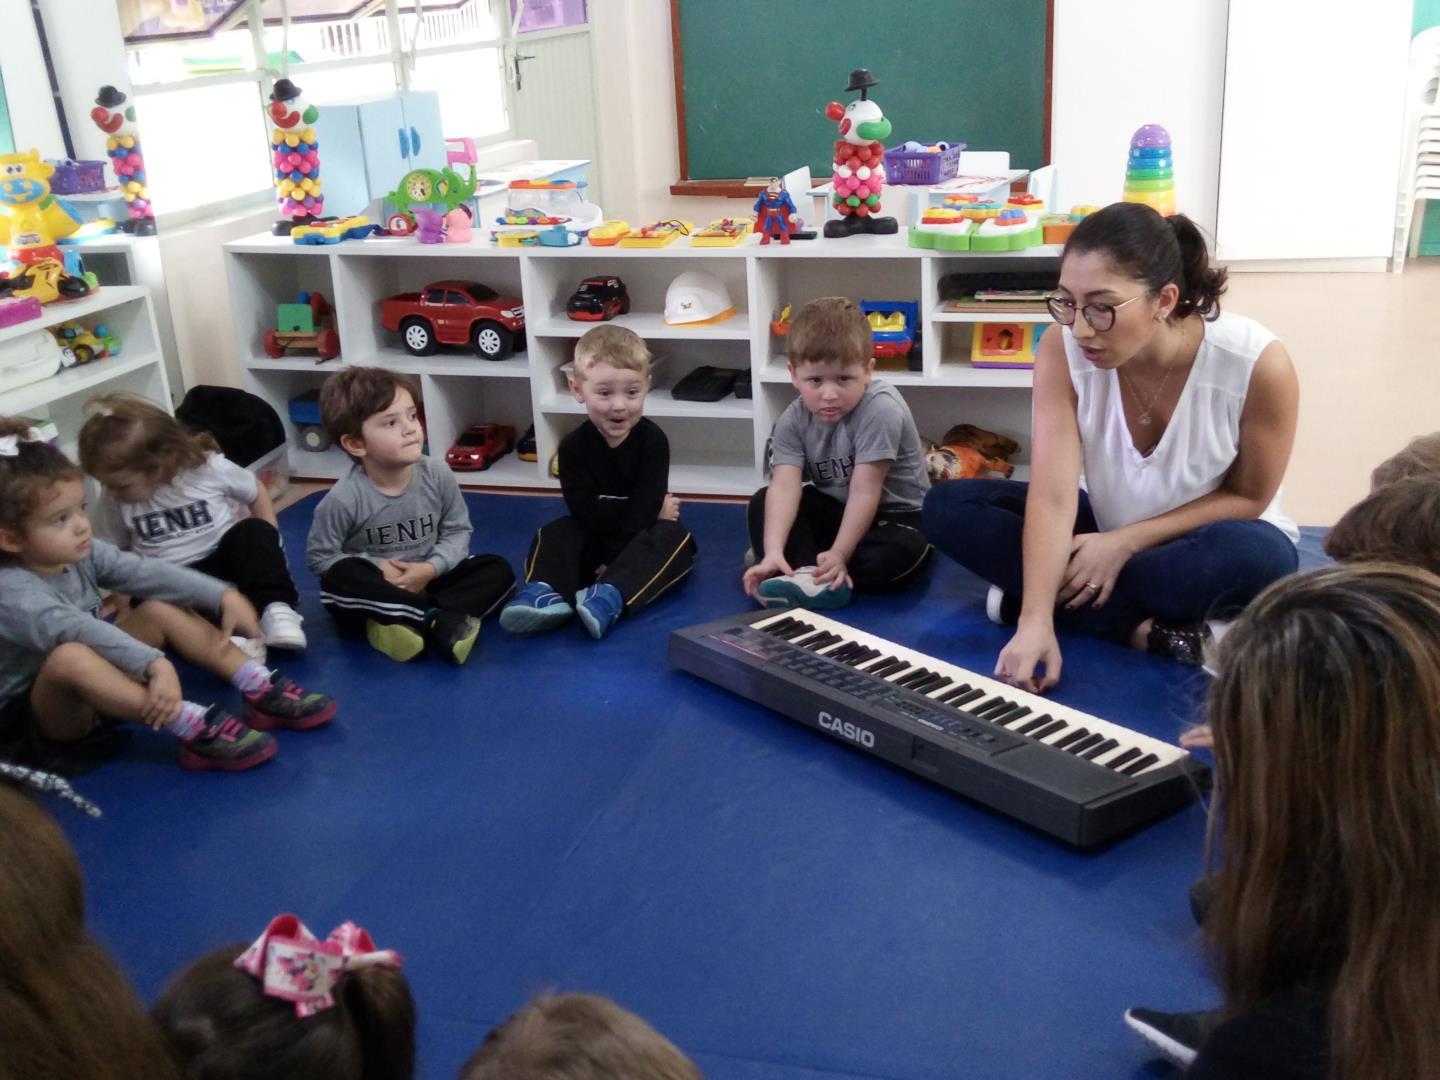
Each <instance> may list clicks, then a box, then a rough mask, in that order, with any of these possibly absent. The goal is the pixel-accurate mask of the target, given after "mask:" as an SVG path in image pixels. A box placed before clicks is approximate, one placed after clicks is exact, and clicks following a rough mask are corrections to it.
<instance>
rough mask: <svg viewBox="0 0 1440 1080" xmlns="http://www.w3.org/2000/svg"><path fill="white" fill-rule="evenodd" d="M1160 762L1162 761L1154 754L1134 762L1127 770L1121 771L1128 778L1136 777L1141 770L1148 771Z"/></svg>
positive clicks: (1126, 767) (1127, 766)
mask: <svg viewBox="0 0 1440 1080" xmlns="http://www.w3.org/2000/svg"><path fill="white" fill-rule="evenodd" d="M1159 760H1160V759H1159V758H1158V757H1156V756H1155V755H1154V754H1146V755H1145V756H1144V757H1142V758H1141V759H1140V760H1139V761H1132V762H1131V763H1130V764H1129V765H1126V766H1125V768H1123V769H1121V770H1120V771H1121V772H1122V773H1123V774H1124V775H1126V776H1134V775H1135V774H1136V773H1137V772H1139V771H1140V770H1141V769H1148V768H1149V767H1150V766H1151V765H1154V764H1155V763H1156V762H1157V761H1159Z"/></svg>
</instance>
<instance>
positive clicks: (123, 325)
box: [0, 285, 170, 458]
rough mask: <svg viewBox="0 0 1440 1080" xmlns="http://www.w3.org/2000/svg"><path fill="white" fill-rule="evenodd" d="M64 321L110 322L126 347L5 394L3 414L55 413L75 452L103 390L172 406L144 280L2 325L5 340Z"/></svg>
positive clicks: (68, 448) (64, 444)
mask: <svg viewBox="0 0 1440 1080" xmlns="http://www.w3.org/2000/svg"><path fill="white" fill-rule="evenodd" d="M64 322H81V323H84V324H85V325H86V326H94V325H95V324H96V323H102V322H103V323H104V324H105V325H106V326H107V327H108V328H109V330H110V332H111V333H112V334H115V335H117V336H118V337H119V338H120V341H121V353H120V355H119V356H112V357H109V358H107V359H104V360H92V361H91V362H90V363H88V364H78V365H76V366H74V367H70V368H66V369H65V370H64V371H61V372H59V373H58V374H56V375H51V376H50V377H49V378H46V379H40V380H39V381H37V382H32V383H28V384H26V385H25V386H20V387H16V388H15V389H14V390H10V391H7V392H6V393H3V394H0V416H33V417H36V418H37V419H49V420H51V421H53V422H54V423H55V426H56V427H57V428H59V430H60V445H61V448H62V449H63V450H64V451H65V452H66V453H67V454H68V455H70V457H71V458H74V457H75V447H76V440H77V439H78V438H79V433H80V425H81V424H82V423H84V415H83V409H84V407H85V402H86V401H88V400H89V399H90V398H92V397H94V396H96V395H97V394H107V393H113V392H115V391H119V390H124V391H127V392H129V393H132V394H139V395H141V396H142V397H146V398H149V399H150V400H151V401H154V402H156V403H157V404H159V405H162V406H164V407H165V408H166V409H168V408H169V407H170V384H169V381H168V380H167V379H166V376H165V359H164V356H163V354H162V353H161V350H160V344H159V335H158V333H157V330H156V326H155V313H154V311H153V310H152V309H151V307H150V290H149V289H147V288H144V287H143V286H140V285H109V286H102V287H101V288H100V290H99V291H98V292H96V293H94V294H92V295H90V296H87V297H85V298H84V299H83V300H75V301H72V302H70V303H64V304H50V305H47V306H46V307H45V309H44V310H43V311H42V312H41V315H40V318H38V319H31V320H29V321H28V322H23V323H18V324H16V325H14V326H6V327H3V328H0V342H5V341H10V340H13V339H14V338H17V337H22V336H24V335H26V334H33V333H34V332H35V331H36V330H43V329H46V328H48V327H51V326H58V325H59V324H60V323H64Z"/></svg>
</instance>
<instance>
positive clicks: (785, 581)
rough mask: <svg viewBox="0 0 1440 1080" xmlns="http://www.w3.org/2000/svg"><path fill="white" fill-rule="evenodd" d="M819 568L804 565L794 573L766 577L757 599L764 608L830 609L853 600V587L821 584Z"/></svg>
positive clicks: (756, 594)
mask: <svg viewBox="0 0 1440 1080" xmlns="http://www.w3.org/2000/svg"><path fill="white" fill-rule="evenodd" d="M817 573H819V567H815V566H802V567H799V568H798V569H797V570H796V571H795V573H793V574H781V575H780V576H779V577H772V578H766V579H765V580H764V581H762V582H761V583H760V587H759V588H757V589H756V590H755V598H756V599H757V600H759V601H760V606H761V607H767V608H796V607H798V608H807V609H808V610H810V611H829V610H832V609H834V608H842V607H844V606H845V605H846V604H848V603H850V586H849V585H846V584H845V583H844V582H841V583H840V584H838V585H819V584H816V582H815V575H816V574H817Z"/></svg>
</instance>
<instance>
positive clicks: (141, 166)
mask: <svg viewBox="0 0 1440 1080" xmlns="http://www.w3.org/2000/svg"><path fill="white" fill-rule="evenodd" d="M129 101H130V99H129V98H128V97H127V96H126V95H125V94H124V93H123V92H121V91H120V90H117V89H116V88H115V87H113V86H102V87H100V92H99V93H98V94H97V95H96V96H95V108H93V109H91V110H90V119H91V120H94V121H95V126H96V127H98V128H99V129H100V130H101V131H103V132H104V133H105V153H106V154H108V155H109V156H110V167H111V168H112V169H114V170H115V180H116V182H117V183H118V184H119V185H120V191H121V194H123V195H124V196H125V205H126V207H127V208H128V209H129V211H130V220H129V221H127V222H125V224H123V225H121V226H120V228H122V229H123V230H124V231H125V232H127V233H133V234H134V235H136V236H154V235H155V211H154V210H153V209H151V207H150V185H149V182H148V181H147V180H146V178H145V155H144V153H143V152H142V151H141V149H140V132H139V130H138V129H137V128H136V126H135V106H134V105H131V104H129Z"/></svg>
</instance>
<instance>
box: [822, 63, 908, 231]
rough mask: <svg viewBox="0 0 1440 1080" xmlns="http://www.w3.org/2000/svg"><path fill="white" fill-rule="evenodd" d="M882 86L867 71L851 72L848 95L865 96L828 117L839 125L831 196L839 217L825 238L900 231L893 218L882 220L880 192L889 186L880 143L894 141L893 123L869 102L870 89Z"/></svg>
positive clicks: (828, 111)
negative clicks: (858, 93) (891, 137)
mask: <svg viewBox="0 0 1440 1080" xmlns="http://www.w3.org/2000/svg"><path fill="white" fill-rule="evenodd" d="M879 81H880V80H878V79H877V78H875V76H874V75H871V74H870V72H869V71H868V70H866V69H865V68H856V69H855V70H854V71H852V72H850V84H849V85H848V86H846V87H845V91H846V92H847V93H850V92H852V91H855V90H859V91H860V100H858V101H852V102H850V104H849V105H841V104H840V103H839V102H838V101H832V102H830V104H829V105H827V106H825V115H826V116H828V117H829V118H830V119H831V120H835V121H838V122H839V124H840V138H838V139H836V140H835V162H834V167H833V171H832V173H831V178H832V181H833V183H834V193H833V194H832V196H831V199H832V202H833V203H834V207H835V212H836V213H838V214H839V215H840V216H839V218H837V219H836V220H834V221H827V222H826V223H825V235H826V236H832V237H833V236H854V235H855V234H856V233H893V232H896V231H898V229H899V226H898V225H897V224H896V223H895V219H894V218H892V217H879V216H877V215H878V214H879V213H880V190H881V189H882V188H883V187H884V186H885V147H884V145H883V144H882V142H881V141H880V140H882V139H887V138H889V137H890V121H889V120H886V119H885V114H884V113H882V112H881V111H880V106H879V105H877V104H876V103H875V102H873V101H871V100H870V98H869V91H870V87H872V86H877V85H879Z"/></svg>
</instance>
